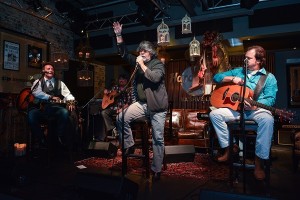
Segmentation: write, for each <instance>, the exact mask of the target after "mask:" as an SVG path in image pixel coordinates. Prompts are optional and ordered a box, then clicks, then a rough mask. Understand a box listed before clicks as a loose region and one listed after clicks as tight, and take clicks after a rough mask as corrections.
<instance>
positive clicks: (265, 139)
mask: <svg viewBox="0 0 300 200" xmlns="http://www.w3.org/2000/svg"><path fill="white" fill-rule="evenodd" d="M265 56H266V52H265V50H264V49H263V48H262V47H261V46H251V47H249V48H248V50H247V52H246V54H245V57H246V59H245V67H247V71H248V72H247V75H246V83H244V77H245V75H244V74H245V70H246V69H245V68H243V67H239V68H234V69H232V70H229V71H226V72H221V73H218V74H216V75H215V76H214V78H213V80H214V82H215V83H217V84H222V83H223V84H224V83H227V84H233V85H240V86H242V85H244V84H246V87H247V88H248V89H251V90H253V91H257V90H255V88H256V86H257V85H261V89H260V90H258V91H260V92H258V93H257V94H255V93H254V97H253V98H254V100H255V101H257V102H258V103H261V104H264V105H266V106H273V105H274V103H275V100H276V93H277V91H278V87H277V80H276V78H275V76H274V75H273V74H271V73H268V72H267V71H266V69H265V68H264V67H263V66H264V64H265V61H266V58H265ZM264 76H265V80H264V81H260V83H259V80H260V78H261V77H264ZM217 87H218V86H217ZM214 92H215V91H214ZM237 92H240V90H239V91H237ZM212 97H213V94H212ZM249 99H250V101H247V100H246V99H245V103H244V116H245V118H244V119H251V120H254V121H255V122H256V123H257V124H258V129H257V137H256V145H255V169H254V176H255V178H256V179H257V180H263V179H264V178H265V172H264V170H263V166H262V164H263V163H262V161H261V159H268V158H269V153H270V148H271V141H272V137H273V126H274V117H273V115H272V113H271V112H270V111H269V110H267V109H264V108H261V107H258V106H253V103H252V104H251V100H252V98H249ZM213 101H217V100H213V99H212V100H211V103H212V105H214V104H216V103H217V102H213ZM219 101H222V98H221V97H220V99H219ZM217 104H218V103H217ZM209 117H210V120H211V122H212V125H213V127H214V129H215V132H216V134H217V136H218V140H219V144H220V146H221V148H225V151H224V155H222V156H221V157H219V158H218V161H219V162H225V161H227V160H228V156H229V149H228V148H229V130H228V127H227V124H226V122H228V121H232V120H237V119H240V111H239V110H234V109H230V108H225V107H222V106H220V108H218V109H215V110H212V111H211V112H210V114H209Z"/></svg>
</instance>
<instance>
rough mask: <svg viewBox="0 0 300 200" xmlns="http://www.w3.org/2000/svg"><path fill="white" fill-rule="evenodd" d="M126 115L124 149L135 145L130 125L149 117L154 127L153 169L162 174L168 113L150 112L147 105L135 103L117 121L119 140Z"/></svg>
mask: <svg viewBox="0 0 300 200" xmlns="http://www.w3.org/2000/svg"><path fill="white" fill-rule="evenodd" d="M123 113H124V148H129V147H131V146H133V145H134V138H133V135H132V130H131V127H130V123H131V122H133V121H134V120H135V119H138V118H140V117H144V116H149V117H150V121H151V126H152V147H153V162H152V166H151V169H152V171H154V172H160V171H161V168H162V164H163V158H164V149H165V146H164V127H165V120H166V115H167V111H163V112H150V111H148V106H147V104H146V103H141V102H135V103H133V104H131V105H130V106H129V107H128V108H127V109H125V110H124V111H123V112H121V113H120V114H119V115H118V116H117V119H116V124H117V129H118V133H119V140H120V142H122V141H121V138H122V133H123V132H122V125H123Z"/></svg>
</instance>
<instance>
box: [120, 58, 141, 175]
mask: <svg viewBox="0 0 300 200" xmlns="http://www.w3.org/2000/svg"><path fill="white" fill-rule="evenodd" d="M137 70H138V63H136V65H135V68H134V71H133V72H132V74H131V76H130V78H129V81H128V83H127V84H126V85H125V87H124V89H123V91H121V92H122V93H123V94H121V95H124V93H125V91H126V88H127V87H128V86H129V84H130V82H131V81H132V80H133V78H134V76H135V74H136V72H137ZM133 90H134V88H133ZM121 102H122V108H123V107H124V101H123V99H122V101H121ZM124 114H125V113H124V109H122V138H121V141H122V176H123V177H124V176H125V175H126V169H127V160H126V162H124V161H125V159H126V156H125V145H124V141H125V137H124V124H125V119H124ZM118 117H119V115H118Z"/></svg>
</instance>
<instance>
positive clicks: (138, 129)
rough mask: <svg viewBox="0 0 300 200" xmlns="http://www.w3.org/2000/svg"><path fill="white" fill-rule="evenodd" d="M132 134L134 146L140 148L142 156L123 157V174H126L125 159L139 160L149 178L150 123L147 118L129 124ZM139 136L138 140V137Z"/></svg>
mask: <svg viewBox="0 0 300 200" xmlns="http://www.w3.org/2000/svg"><path fill="white" fill-rule="evenodd" d="M130 125H131V130H132V134H133V135H134V138H135V145H136V146H137V145H141V146H142V154H129V155H127V156H125V163H124V164H125V173H126V172H127V158H128V157H133V158H139V159H142V160H143V166H144V167H145V170H146V178H149V177H150V158H149V136H150V135H151V122H150V119H149V118H148V117H141V118H138V119H136V120H134V121H133V122H132V123H131V124H130ZM139 135H140V138H138V136H139Z"/></svg>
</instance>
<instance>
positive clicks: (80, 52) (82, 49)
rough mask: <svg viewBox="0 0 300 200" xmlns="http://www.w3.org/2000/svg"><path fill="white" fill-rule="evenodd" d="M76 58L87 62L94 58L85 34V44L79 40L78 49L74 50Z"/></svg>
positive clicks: (87, 36)
mask: <svg viewBox="0 0 300 200" xmlns="http://www.w3.org/2000/svg"><path fill="white" fill-rule="evenodd" d="M76 56H77V58H78V59H79V60H84V61H89V60H91V59H92V58H93V56H94V51H93V49H92V47H91V45H90V40H89V35H88V33H87V34H86V40H85V43H84V42H83V40H80V42H79V45H78V47H77V48H76Z"/></svg>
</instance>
